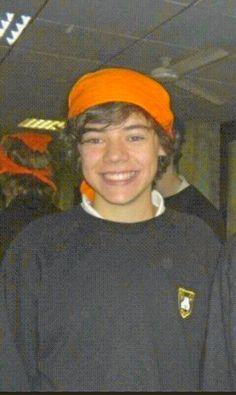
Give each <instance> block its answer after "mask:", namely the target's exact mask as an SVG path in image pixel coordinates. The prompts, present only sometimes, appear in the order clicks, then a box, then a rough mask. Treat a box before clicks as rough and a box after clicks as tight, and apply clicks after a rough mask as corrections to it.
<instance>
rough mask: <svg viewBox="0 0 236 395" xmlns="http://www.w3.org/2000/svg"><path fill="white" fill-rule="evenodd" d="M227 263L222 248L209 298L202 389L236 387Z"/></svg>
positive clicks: (225, 389)
mask: <svg viewBox="0 0 236 395" xmlns="http://www.w3.org/2000/svg"><path fill="white" fill-rule="evenodd" d="M227 266H228V262H227V260H226V259H225V254H224V251H223V250H222V253H221V255H220V259H219V262H218V265H217V268H216V272H215V275H214V281H213V284H212V288H211V295H210V300H209V310H208V320H207V331H206V340H205V346H204V352H203V372H202V377H201V382H202V385H201V386H202V390H203V391H211V392H213V391H216V392H222V391H224V392H228V391H232V389H233V377H232V360H231V355H230V340H229V314H230V295H229V283H228V276H227V273H228V267H227Z"/></svg>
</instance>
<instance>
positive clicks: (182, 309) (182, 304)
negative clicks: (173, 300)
mask: <svg viewBox="0 0 236 395" xmlns="http://www.w3.org/2000/svg"><path fill="white" fill-rule="evenodd" d="M195 296H196V293H195V292H193V291H190V290H188V289H184V288H178V308H179V313H180V315H181V317H182V318H187V317H189V316H190V315H191V314H192V310H193V302H194V299H195Z"/></svg>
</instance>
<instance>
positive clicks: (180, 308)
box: [3, 68, 227, 392]
mask: <svg viewBox="0 0 236 395" xmlns="http://www.w3.org/2000/svg"><path fill="white" fill-rule="evenodd" d="M172 122H173V115H172V112H171V109H170V103H169V96H168V93H167V92H166V91H165V89H164V88H163V87H162V86H161V85H160V84H158V83H157V82H156V81H154V80H152V79H150V78H149V77H147V76H145V75H143V74H140V73H138V72H135V71H132V70H129V69H118V68H117V69H104V70H100V71H97V72H94V73H89V74H87V75H85V76H84V77H82V78H81V79H79V81H78V82H77V83H76V84H75V86H74V87H73V89H72V91H71V92H70V96H69V122H68V128H67V130H66V136H65V138H66V140H67V141H66V144H67V146H68V144H69V145H70V143H71V144H72V145H73V146H74V148H75V149H78V152H79V155H80V158H81V164H82V170H83V174H84V177H85V180H86V182H87V184H88V185H89V186H90V187H91V188H92V189H93V191H94V195H93V196H92V199H91V201H89V199H87V198H86V197H85V196H84V197H83V202H82V205H80V206H78V207H76V208H73V209H71V210H70V211H68V212H66V213H62V214H56V215H53V216H49V217H47V218H43V219H40V220H38V221H36V222H35V223H31V224H30V225H29V226H28V227H27V228H26V229H25V230H24V231H23V232H22V233H21V234H20V235H19V236H18V238H17V239H16V241H15V242H14V243H13V244H12V245H11V248H10V249H9V251H8V253H7V255H6V257H5V260H4V263H3V267H4V287H5V289H4V300H5V309H6V313H5V314H6V315H7V323H8V325H9V326H10V329H11V336H12V338H14V344H13V345H12V344H11V347H15V350H16V354H17V357H18V359H17V361H18V360H19V359H20V361H21V362H22V367H21V369H22V372H23V373H22V381H23V383H22V382H19V383H14V388H17V385H18V386H19V388H21V389H22V387H25V390H28V391H30V390H31V391H32V390H33V391H37V390H39V391H102V392H103V391H195V390H199V389H201V388H203V389H205V388H207V389H211V390H212V389H216V390H218V389H221V388H219V386H217V385H214V383H213V384H212V382H211V380H210V383H211V386H208V380H207V374H206V380H205V381H204V383H203V384H202V378H203V376H202V366H203V365H202V358H203V354H204V343H205V336H206V327H207V314H208V311H207V305H208V298H209V293H210V288H211V282H212V279H213V274H214V272H215V267H216V261H217V256H218V251H219V243H218V241H217V239H216V237H215V236H214V234H213V232H212V231H211V230H210V229H209V228H208V227H207V226H206V225H205V224H204V223H203V222H202V221H201V220H199V219H198V218H195V217H190V216H186V215H184V214H180V213H177V212H172V211H171V210H165V207H164V202H163V198H162V197H161V195H160V194H159V193H158V192H157V191H152V187H153V183H154V180H155V177H156V175H157V173H158V172H160V171H161V169H160V168H158V156H160V155H166V156H167V157H168V156H169V154H170V153H171V152H172V146H173V135H172ZM4 312H5V311H4ZM14 366H15V364H13V368H14ZM220 368H222V370H221V375H222V377H225V376H227V366H226V364H225V365H223V367H222V366H220ZM3 373H4V371H3ZM18 376H19V375H18ZM18 376H17V377H18ZM3 377H5V376H3ZM26 377H27V383H28V384H27V385H25V380H26ZM18 378H19V377H18ZM8 379H9V378H8ZM4 380H5V381H7V378H6V377H5V378H4ZM225 383H227V380H225V381H224V385H227V384H225Z"/></svg>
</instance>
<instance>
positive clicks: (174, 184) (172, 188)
mask: <svg viewBox="0 0 236 395" xmlns="http://www.w3.org/2000/svg"><path fill="white" fill-rule="evenodd" d="M174 131H175V135H176V140H175V147H174V153H173V155H172V158H171V160H170V164H169V166H168V167H167V169H166V171H165V172H164V173H163V174H162V176H161V177H160V178H158V179H157V182H156V188H157V190H158V191H159V192H160V193H161V194H162V196H163V197H164V199H165V205H166V207H169V208H172V209H174V210H177V211H181V212H184V213H188V214H192V215H196V216H197V217H199V218H201V219H202V220H203V221H205V222H206V223H207V224H208V225H209V226H210V227H211V228H212V230H213V231H214V232H215V234H216V235H217V236H218V237H219V239H220V240H222V241H224V239H225V226H224V221H223V218H222V216H221V214H220V212H219V210H217V208H216V207H215V206H214V205H213V204H212V203H211V202H210V201H209V200H208V199H207V198H206V197H205V196H204V195H203V194H202V193H201V192H200V191H199V190H198V189H197V188H196V187H195V186H194V185H192V184H189V182H188V181H187V180H186V178H185V177H184V176H183V175H182V174H180V173H179V162H180V159H181V157H182V146H183V144H184V142H185V125H184V122H183V121H182V120H181V119H180V118H178V117H176V118H175V121H174Z"/></svg>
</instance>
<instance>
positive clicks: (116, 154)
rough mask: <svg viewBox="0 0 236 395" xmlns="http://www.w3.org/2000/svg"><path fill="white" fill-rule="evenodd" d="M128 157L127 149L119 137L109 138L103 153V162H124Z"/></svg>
mask: <svg viewBox="0 0 236 395" xmlns="http://www.w3.org/2000/svg"><path fill="white" fill-rule="evenodd" d="M128 157H129V154H128V150H127V147H126V144H125V142H124V141H122V139H121V138H115V139H110V140H109V141H108V142H107V145H106V150H105V153H104V161H105V162H112V163H118V162H125V161H126V160H127V159H128Z"/></svg>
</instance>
